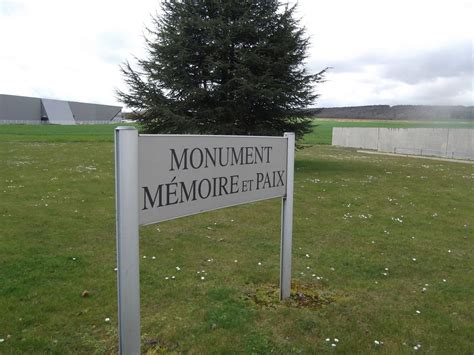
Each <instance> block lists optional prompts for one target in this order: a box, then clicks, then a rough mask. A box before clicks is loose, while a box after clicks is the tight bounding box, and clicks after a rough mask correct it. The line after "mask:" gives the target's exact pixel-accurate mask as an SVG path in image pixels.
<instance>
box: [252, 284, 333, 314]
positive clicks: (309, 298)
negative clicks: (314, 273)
mask: <svg viewBox="0 0 474 355" xmlns="http://www.w3.org/2000/svg"><path fill="white" fill-rule="evenodd" d="M245 298H246V299H248V300H251V301H253V302H254V303H255V304H256V305H258V306H260V307H271V308H277V307H296V308H321V307H322V306H325V305H328V304H330V303H333V302H336V299H337V297H336V295H335V294H333V293H331V292H329V291H327V290H324V289H322V288H321V287H320V286H319V285H316V284H308V283H299V282H293V283H292V285H291V294H290V298H289V299H287V300H284V301H280V287H279V286H278V285H275V284H264V285H262V286H261V287H259V288H257V289H256V290H255V291H253V292H247V293H246V294H245Z"/></svg>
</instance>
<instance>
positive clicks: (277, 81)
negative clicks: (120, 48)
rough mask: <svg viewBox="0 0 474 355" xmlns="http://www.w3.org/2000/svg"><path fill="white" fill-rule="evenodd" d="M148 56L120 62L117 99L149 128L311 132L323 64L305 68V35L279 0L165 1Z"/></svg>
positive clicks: (155, 21) (159, 130)
mask: <svg viewBox="0 0 474 355" xmlns="http://www.w3.org/2000/svg"><path fill="white" fill-rule="evenodd" d="M161 7H162V14H161V15H157V16H155V17H154V18H153V28H151V29H148V31H149V36H148V37H147V39H146V45H147V49H148V58H146V59H138V60H137V66H138V69H134V68H133V67H132V65H131V64H130V63H128V62H127V63H125V64H124V65H123V66H122V68H121V69H122V72H123V75H124V77H125V82H126V84H127V86H128V92H122V91H118V97H119V99H120V100H121V101H122V102H123V103H124V104H125V105H127V106H128V107H129V108H131V109H133V111H134V113H135V117H136V118H137V119H138V120H139V121H140V122H141V123H142V125H143V128H144V130H145V131H146V132H148V133H196V134H239V135H248V134H252V135H281V134H282V133H283V132H285V131H287V132H295V133H296V136H297V138H301V137H302V135H303V134H305V133H307V132H309V131H310V126H311V123H310V119H309V118H306V117H305V112H304V108H305V107H306V106H308V105H309V104H312V103H313V102H314V100H315V99H316V97H317V95H315V94H314V84H315V83H318V82H321V81H322V80H323V75H324V72H325V70H326V69H325V70H323V71H321V72H319V73H317V74H309V73H308V72H307V71H306V69H305V68H304V63H303V62H304V60H305V56H306V50H307V48H308V44H309V42H308V38H307V37H306V35H305V31H304V29H303V28H301V27H300V26H299V22H298V20H297V19H295V6H293V7H290V6H287V5H282V4H280V2H279V1H278V0H240V1H237V0H187V1H186V0H181V1H179V0H176V1H170V0H168V1H166V0H164V1H163V2H162V5H161Z"/></svg>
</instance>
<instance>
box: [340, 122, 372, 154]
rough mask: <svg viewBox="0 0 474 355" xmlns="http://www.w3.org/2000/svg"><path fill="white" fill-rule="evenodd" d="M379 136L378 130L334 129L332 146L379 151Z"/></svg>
mask: <svg viewBox="0 0 474 355" xmlns="http://www.w3.org/2000/svg"><path fill="white" fill-rule="evenodd" d="M378 135H379V129H378V128H357V127H354V128H351V130H350V131H349V130H347V129H346V128H343V127H334V128H333V129H332V145H339V146H342V147H354V148H364V149H377V142H378Z"/></svg>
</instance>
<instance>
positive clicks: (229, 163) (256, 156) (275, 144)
mask: <svg viewBox="0 0 474 355" xmlns="http://www.w3.org/2000/svg"><path fill="white" fill-rule="evenodd" d="M287 150H288V149H287V139H286V138H282V137H247V136H244V137H241V136H239V137H236V136H168V135H139V138H138V185H139V191H138V198H139V223H140V224H149V223H156V222H161V221H165V220H169V219H173V218H177V217H183V216H189V215H192V214H196V213H201V212H204V211H210V210H214V209H218V208H223V207H228V206H233V205H239V204H243V203H248V202H252V201H258V200H265V199H269V198H274V197H283V196H285V194H286V165H287V164H286V161H287Z"/></svg>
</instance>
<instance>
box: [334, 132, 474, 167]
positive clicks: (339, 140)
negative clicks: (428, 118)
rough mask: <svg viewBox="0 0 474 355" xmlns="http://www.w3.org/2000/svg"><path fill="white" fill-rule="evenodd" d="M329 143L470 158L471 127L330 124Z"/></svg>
mask: <svg viewBox="0 0 474 355" xmlns="http://www.w3.org/2000/svg"><path fill="white" fill-rule="evenodd" d="M332 134H333V140H332V144H333V145H336V146H342V147H352V148H363V149H373V150H377V151H379V152H387V153H396V154H408V155H420V156H434V157H442V158H451V159H468V160H474V129H469V128H359V127H357V128H356V127H334V128H333V132H332Z"/></svg>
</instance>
